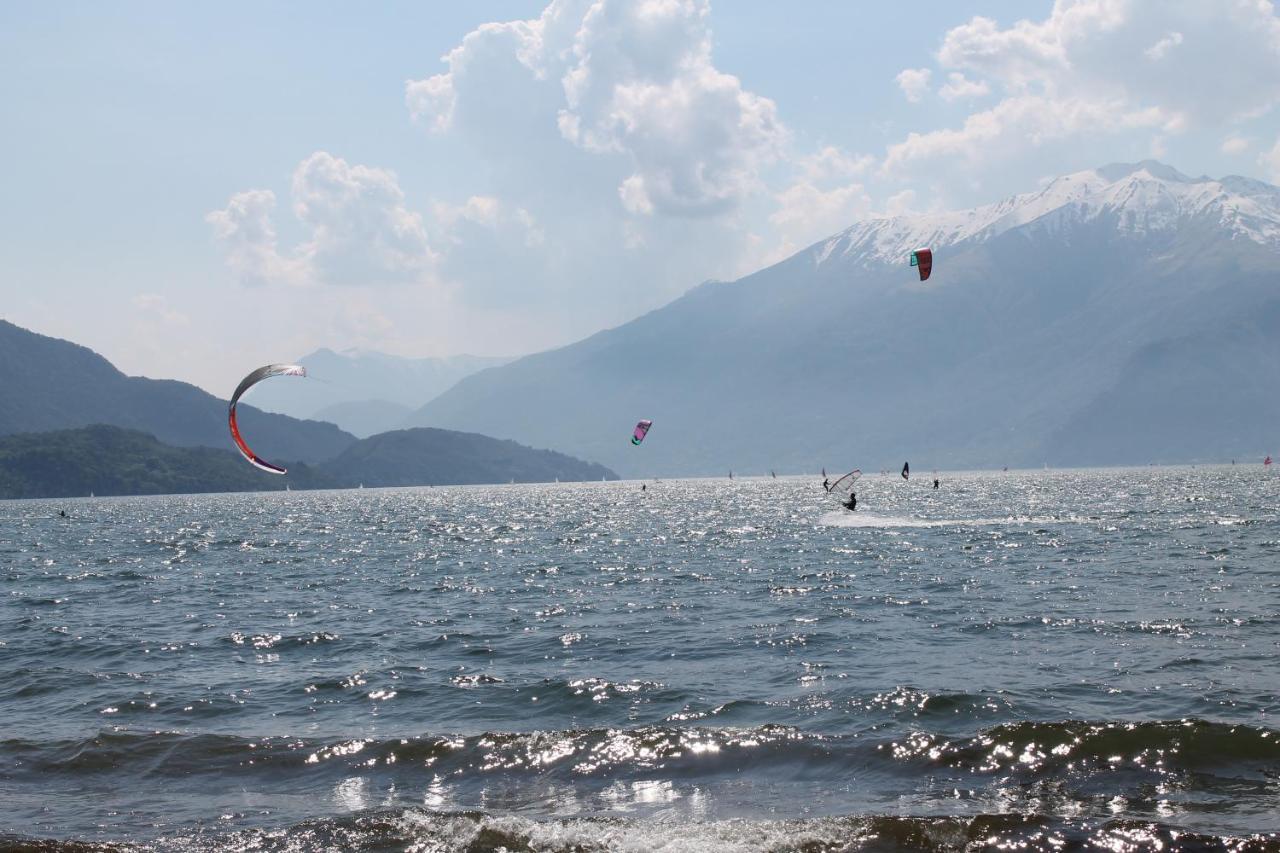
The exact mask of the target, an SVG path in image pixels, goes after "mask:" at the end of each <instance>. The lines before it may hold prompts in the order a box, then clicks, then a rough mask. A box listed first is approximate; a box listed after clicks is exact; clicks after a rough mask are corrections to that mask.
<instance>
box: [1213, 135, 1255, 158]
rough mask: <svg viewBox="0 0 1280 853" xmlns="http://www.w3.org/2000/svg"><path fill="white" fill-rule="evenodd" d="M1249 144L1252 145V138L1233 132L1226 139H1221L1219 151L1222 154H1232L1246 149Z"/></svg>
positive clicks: (1240, 152)
mask: <svg viewBox="0 0 1280 853" xmlns="http://www.w3.org/2000/svg"><path fill="white" fill-rule="evenodd" d="M1251 145H1253V140H1251V139H1248V138H1246V137H1243V136H1237V135H1236V134H1234V133H1233V134H1231V135H1230V136H1228V137H1227V138H1226V139H1224V140H1222V146H1221V151H1222V153H1223V154H1230V155H1233V156H1234V155H1236V154H1243V153H1244V152H1246V151H1248V150H1249V147H1250V146H1251Z"/></svg>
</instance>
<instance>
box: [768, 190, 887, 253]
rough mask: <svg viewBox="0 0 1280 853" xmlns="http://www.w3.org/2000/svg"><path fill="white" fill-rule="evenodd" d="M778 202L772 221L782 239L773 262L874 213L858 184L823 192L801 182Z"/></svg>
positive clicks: (864, 191)
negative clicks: (871, 212)
mask: <svg viewBox="0 0 1280 853" xmlns="http://www.w3.org/2000/svg"><path fill="white" fill-rule="evenodd" d="M776 198H777V202H778V209H777V210H776V211H774V213H773V214H772V215H771V216H770V217H769V222H770V224H772V225H773V226H774V229H775V231H776V234H777V236H778V237H779V238H780V239H779V240H778V242H777V245H776V246H775V247H774V249H773V250H772V256H773V258H772V259H774V260H781V258H783V257H786V256H787V255H790V254H792V253H794V252H796V251H797V250H799V249H802V248H804V247H805V246H808V245H810V244H812V243H815V242H817V241H818V240H821V239H822V238H823V237H827V236H829V235H831V234H834V233H836V232H837V231H841V230H843V229H845V228H848V227H849V226H850V225H852V224H853V223H854V222H856V221H857V220H858V219H859V218H861V217H864V216H866V215H867V214H868V213H869V212H870V211H871V197H870V196H869V195H868V193H867V190H866V188H865V187H864V186H863V185H862V184H857V183H855V184H847V185H845V186H838V187H833V188H832V189H829V190H823V189H819V188H818V187H816V186H814V185H813V184H812V183H810V182H808V181H799V182H797V183H795V184H792V185H791V186H790V187H788V188H787V189H785V190H783V191H782V192H780V193H778V195H777V197H776Z"/></svg>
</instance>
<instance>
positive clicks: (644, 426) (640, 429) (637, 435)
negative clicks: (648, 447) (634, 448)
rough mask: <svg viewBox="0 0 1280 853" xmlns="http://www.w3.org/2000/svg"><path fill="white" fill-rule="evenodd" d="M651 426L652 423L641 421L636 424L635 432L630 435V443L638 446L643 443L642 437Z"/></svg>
mask: <svg viewBox="0 0 1280 853" xmlns="http://www.w3.org/2000/svg"><path fill="white" fill-rule="evenodd" d="M651 426H653V421H641V422H640V423H638V424H636V431H635V432H633V433H632V434H631V443H632V444H639V443H640V442H642V441H644V437H645V436H646V435H648V434H649V427H651Z"/></svg>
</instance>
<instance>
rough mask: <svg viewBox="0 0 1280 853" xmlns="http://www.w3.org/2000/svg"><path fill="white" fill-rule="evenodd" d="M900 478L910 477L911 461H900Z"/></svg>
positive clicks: (906, 478) (908, 478)
mask: <svg viewBox="0 0 1280 853" xmlns="http://www.w3.org/2000/svg"><path fill="white" fill-rule="evenodd" d="M902 479H904V480H910V479H911V463H910V462H903V463H902Z"/></svg>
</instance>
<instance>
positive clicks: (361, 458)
mask: <svg viewBox="0 0 1280 853" xmlns="http://www.w3.org/2000/svg"><path fill="white" fill-rule="evenodd" d="M288 469H289V473H288V474H286V475H285V476H283V477H278V476H275V475H272V474H264V473H263V472H261V471H258V470H256V469H254V468H253V467H251V466H249V465H246V464H245V463H244V460H243V459H241V458H240V456H239V454H237V453H234V452H232V451H230V450H223V449H218V448H212V447H173V446H170V445H167V444H164V443H162V442H160V441H158V440H156V438H155V437H153V436H150V435H147V434H146V433H143V432H139V431H138V430H131V429H123V428H121V427H115V426H108V425H105V424H95V425H93V426H88V427H81V428H79V429H67V430H52V431H49V432H40V433H19V434H17V435H9V436H4V437H0V498H60V497H80V496H84V495H89V494H96V495H99V496H105V495H156V494H180V493H190V492H265V491H280V490H282V489H284V488H285V487H286V486H290V487H292V488H294V489H324V488H352V487H356V486H371V487H372V486H431V485H460V484H465V485H479V484H484V483H506V482H518V483H547V482H551V481H552V480H570V481H573V480H603V479H612V480H616V479H617V475H616V474H614V473H613V472H612V471H610V470H609V469H608V468H605V467H603V466H601V465H595V464H593V463H590V462H583V461H581V460H579V459H574V458H573V457H571V456H566V455H564V454H562V453H554V452H552V451H549V450H535V449H533V448H531V447H525V446H523V445H520V444H516V443H515V442H513V441H500V440H498V439H493V438H489V437H487V436H483V435H475V434H473V433H463V432H451V431H449V430H440V429H429V428H423V429H414V430H398V431H394V432H390V433H386V434H383V435H378V436H374V437H373V438H369V439H364V440H362V441H358V442H356V443H355V444H353V445H351V446H350V447H348V448H347V449H346V450H345V451H343V453H341V454H340V455H339V456H337V457H336V458H334V459H331V460H329V461H327V462H322V463H320V464H316V465H308V464H306V463H301V462H289V463H288Z"/></svg>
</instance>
